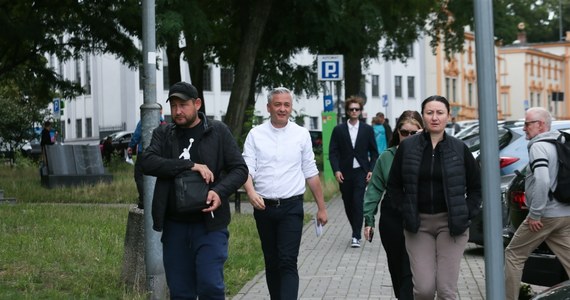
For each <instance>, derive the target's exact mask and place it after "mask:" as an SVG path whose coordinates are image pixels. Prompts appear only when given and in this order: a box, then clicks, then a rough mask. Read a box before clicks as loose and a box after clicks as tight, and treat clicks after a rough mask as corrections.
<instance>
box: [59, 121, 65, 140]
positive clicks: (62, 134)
mask: <svg viewBox="0 0 570 300" xmlns="http://www.w3.org/2000/svg"><path fill="white" fill-rule="evenodd" d="M59 130H60V133H59V140H60V141H61V142H63V141H64V140H65V120H61V121H59Z"/></svg>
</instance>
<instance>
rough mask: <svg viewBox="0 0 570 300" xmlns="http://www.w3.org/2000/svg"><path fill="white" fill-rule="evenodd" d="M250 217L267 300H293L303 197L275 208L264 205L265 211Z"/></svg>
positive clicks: (297, 275)
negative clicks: (262, 261) (259, 250)
mask: <svg viewBox="0 0 570 300" xmlns="http://www.w3.org/2000/svg"><path fill="white" fill-rule="evenodd" d="M253 215H254V217H255V222H256V224H257V232H258V233H259V238H260V239H261V248H262V250H263V257H264V258H265V276H266V280H267V287H268V288H269V294H270V295H271V299H272V300H289V299H297V294H298V292H299V273H298V270H297V256H299V247H300V245H301V235H302V231H303V216H304V213H303V197H302V196H300V197H298V199H295V200H288V201H283V202H281V204H280V205H279V206H278V207H274V206H269V205H267V204H266V207H265V210H257V209H256V210H255V211H254V213H253Z"/></svg>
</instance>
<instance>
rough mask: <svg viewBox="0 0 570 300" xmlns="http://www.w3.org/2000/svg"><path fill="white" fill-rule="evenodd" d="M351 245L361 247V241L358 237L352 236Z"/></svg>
mask: <svg viewBox="0 0 570 300" xmlns="http://www.w3.org/2000/svg"><path fill="white" fill-rule="evenodd" d="M350 247H352V248H360V241H359V240H358V239H357V238H352V242H351V243H350Z"/></svg>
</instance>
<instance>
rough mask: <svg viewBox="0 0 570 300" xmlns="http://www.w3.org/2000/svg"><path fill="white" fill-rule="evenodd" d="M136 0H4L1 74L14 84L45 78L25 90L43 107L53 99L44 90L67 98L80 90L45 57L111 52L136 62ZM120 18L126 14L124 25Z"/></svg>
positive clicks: (0, 19)
mask: <svg viewBox="0 0 570 300" xmlns="http://www.w3.org/2000/svg"><path fill="white" fill-rule="evenodd" d="M135 3H137V2H134V1H132V0H123V1H121V2H119V3H117V1H111V0H101V1H73V0H54V1H33V0H22V1H2V4H1V5H2V9H1V10H0V27H1V28H2V30H1V31H0V77H1V78H4V79H8V78H10V79H12V80H13V81H12V82H13V84H14V85H15V86H16V87H25V86H26V82H27V81H29V80H38V81H41V82H42V83H43V84H37V85H36V86H35V87H34V89H27V90H26V92H27V93H29V94H28V96H30V98H31V99H34V101H39V103H37V105H38V107H45V106H46V104H47V103H49V101H51V98H50V97H46V96H48V95H50V94H53V92H54V91H58V93H59V94H60V96H61V97H65V98H71V97H74V96H76V95H78V94H80V93H81V92H82V88H81V86H80V85H79V84H77V83H74V82H71V81H69V80H65V79H63V78H62V77H61V76H60V74H57V73H55V72H54V70H52V69H51V68H50V66H48V65H47V60H46V59H45V57H49V56H51V57H55V58H58V60H59V61H67V60H69V59H74V58H81V57H82V56H83V55H84V54H85V53H113V54H117V55H118V56H119V57H120V58H121V59H122V61H123V62H124V63H127V64H128V65H130V66H132V67H136V66H138V62H139V61H140V60H141V59H140V58H141V56H140V51H139V50H138V49H137V47H136V46H135V45H134V43H133V41H132V39H131V34H134V32H129V30H128V28H129V27H130V26H131V25H132V24H134V23H132V22H131V21H128V20H130V18H131V17H133V16H136V15H137V11H136V10H135V9H133V5H135ZM134 7H136V6H134ZM139 15H140V13H139ZM139 19H140V17H139ZM122 20H127V21H126V22H124V23H125V26H121V21H122ZM22 75H23V76H22ZM22 90H23V89H22Z"/></svg>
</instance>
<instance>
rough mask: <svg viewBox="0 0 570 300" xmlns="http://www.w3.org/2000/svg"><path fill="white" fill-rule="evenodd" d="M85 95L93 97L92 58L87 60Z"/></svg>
mask: <svg viewBox="0 0 570 300" xmlns="http://www.w3.org/2000/svg"><path fill="white" fill-rule="evenodd" d="M84 87H85V93H86V94H87V95H91V57H89V55H87V58H86V59H85V86H84Z"/></svg>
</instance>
